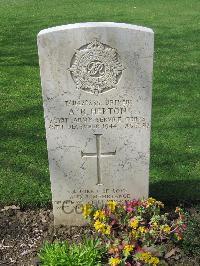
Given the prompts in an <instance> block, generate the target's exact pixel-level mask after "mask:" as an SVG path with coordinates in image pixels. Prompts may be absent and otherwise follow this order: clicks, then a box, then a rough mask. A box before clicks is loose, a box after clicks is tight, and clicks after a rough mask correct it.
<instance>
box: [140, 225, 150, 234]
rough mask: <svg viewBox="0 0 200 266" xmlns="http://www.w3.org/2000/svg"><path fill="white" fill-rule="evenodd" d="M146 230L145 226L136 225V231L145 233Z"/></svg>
mask: <svg viewBox="0 0 200 266" xmlns="http://www.w3.org/2000/svg"><path fill="white" fill-rule="evenodd" d="M147 231H148V230H147V228H145V227H144V226H140V227H138V232H140V233H141V234H145V233H147Z"/></svg>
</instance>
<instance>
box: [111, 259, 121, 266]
mask: <svg viewBox="0 0 200 266" xmlns="http://www.w3.org/2000/svg"><path fill="white" fill-rule="evenodd" d="M121 261H122V260H121V259H119V258H113V257H111V258H110V259H109V265H111V266H117V265H119V264H120V262H121Z"/></svg>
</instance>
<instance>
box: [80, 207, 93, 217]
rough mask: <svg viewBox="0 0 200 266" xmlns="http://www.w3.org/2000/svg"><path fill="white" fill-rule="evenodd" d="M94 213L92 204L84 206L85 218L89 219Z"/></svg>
mask: <svg viewBox="0 0 200 266" xmlns="http://www.w3.org/2000/svg"><path fill="white" fill-rule="evenodd" d="M91 212H92V205H91V204H88V203H87V204H84V205H83V207H82V214H83V217H84V218H87V217H88V216H89V215H90V213H91Z"/></svg>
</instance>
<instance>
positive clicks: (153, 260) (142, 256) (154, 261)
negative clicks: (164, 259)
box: [137, 252, 160, 266]
mask: <svg viewBox="0 0 200 266" xmlns="http://www.w3.org/2000/svg"><path fill="white" fill-rule="evenodd" d="M137 258H138V259H139V260H141V261H143V262H145V263H147V264H149V265H153V266H156V265H158V264H159V262H160V261H159V259H158V258H157V257H154V256H152V255H151V253H150V252H143V253H139V254H137Z"/></svg>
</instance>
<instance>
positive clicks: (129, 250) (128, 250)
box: [123, 245, 134, 257]
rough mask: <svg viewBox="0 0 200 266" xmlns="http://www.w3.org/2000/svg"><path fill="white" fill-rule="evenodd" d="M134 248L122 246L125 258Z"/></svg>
mask: <svg viewBox="0 0 200 266" xmlns="http://www.w3.org/2000/svg"><path fill="white" fill-rule="evenodd" d="M133 248H134V246H133V245H125V246H124V250H123V252H124V255H125V256H126V257H127V256H129V255H130V252H131V251H132V250H133Z"/></svg>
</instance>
